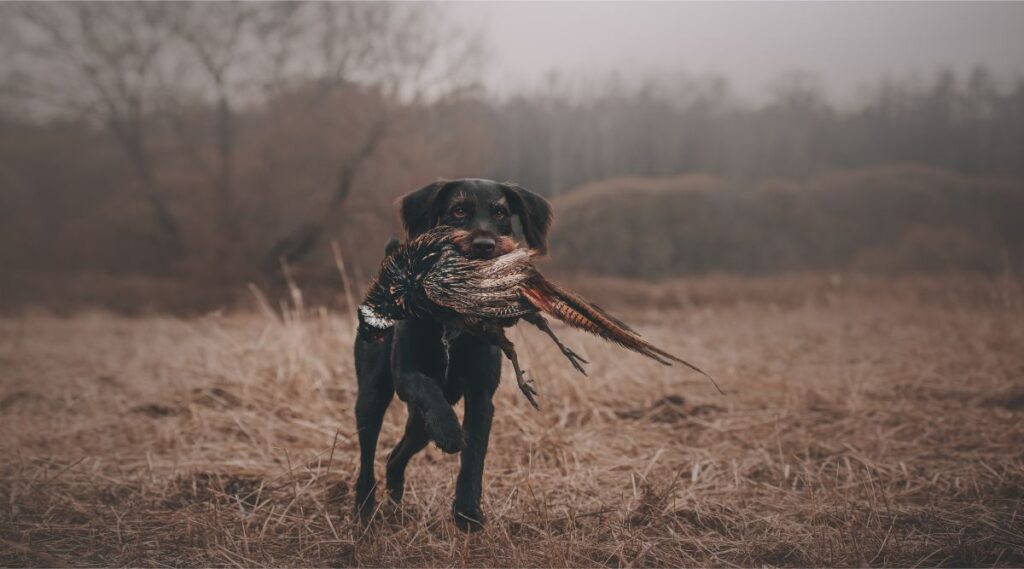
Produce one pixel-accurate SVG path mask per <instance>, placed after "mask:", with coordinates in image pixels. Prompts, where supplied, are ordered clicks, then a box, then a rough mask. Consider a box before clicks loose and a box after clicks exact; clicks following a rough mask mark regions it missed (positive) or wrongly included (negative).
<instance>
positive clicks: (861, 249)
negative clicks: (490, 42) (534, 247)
mask: <svg viewBox="0 0 1024 569" xmlns="http://www.w3.org/2000/svg"><path fill="white" fill-rule="evenodd" d="M555 209H556V211H557V212H558V213H559V217H558V222H557V224H556V232H555V237H554V239H553V244H552V251H553V255H554V256H555V258H557V259H558V265H559V266H560V267H562V268H564V269H566V270H569V271H580V272H583V273H602V274H611V275H619V276H625V277H632V278H644V279H651V278H664V277H670V276H672V275H680V274H687V273H706V272H714V271H720V272H731V273H738V274H764V273H777V272H783V271H803V270H820V269H855V270H861V271H870V272H888V273H892V272H922V271H924V272H929V271H931V272H950V271H976V272H987V273H997V272H1000V271H1007V270H1010V271H1016V270H1019V268H1020V267H1021V266H1024V225H1022V224H1021V223H1020V219H1019V218H1020V216H1019V212H1021V211H1024V182H1021V180H1014V179H998V178H980V177H967V176H962V175H959V174H956V173H954V172H950V171H948V170H942V169H937V168H930V167H924V166H915V165H899V166H886V167H876V168H864V169H858V170H851V171H836V172H831V173H829V174H822V175H819V176H815V177H812V178H810V179H808V180H806V181H798V180H782V179H775V180H769V181H766V182H763V183H759V184H752V185H747V184H743V183H739V182H728V181H726V180H723V179H721V178H718V177H713V176H682V177H678V178H667V179H640V178H622V179H614V180H606V181H602V182H595V183H593V184H589V185H586V186H584V187H582V188H579V189H577V190H574V191H573V192H570V193H569V194H567V195H566V196H564V197H563V198H561V199H559V200H557V201H556V202H555ZM594 243H601V246H599V247H595V246H594V245H593V244H594Z"/></svg>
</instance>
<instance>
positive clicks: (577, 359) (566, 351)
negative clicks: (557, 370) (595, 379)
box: [561, 346, 590, 375]
mask: <svg viewBox="0 0 1024 569" xmlns="http://www.w3.org/2000/svg"><path fill="white" fill-rule="evenodd" d="M561 349H562V355H564V356H565V357H566V359H568V360H569V363H571V364H572V367H574V368H576V371H578V372H580V373H582V374H583V375H587V370H585V369H583V366H582V365H580V364H581V362H582V363H585V364H589V363H590V362H588V361H587V360H585V359H583V356H581V355H579V354H577V353H576V351H575V350H573V349H572V348H570V347H568V346H561Z"/></svg>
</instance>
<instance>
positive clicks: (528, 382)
mask: <svg viewBox="0 0 1024 569" xmlns="http://www.w3.org/2000/svg"><path fill="white" fill-rule="evenodd" d="M524 375H525V373H523V374H519V375H517V376H516V382H517V383H519V390H520V391H522V392H523V395H525V396H526V399H527V401H529V402H530V405H533V408H534V409H537V410H540V404H538V403H537V397H536V395H537V390H536V389H534V387H533V380H532V379H526V378H525V377H524Z"/></svg>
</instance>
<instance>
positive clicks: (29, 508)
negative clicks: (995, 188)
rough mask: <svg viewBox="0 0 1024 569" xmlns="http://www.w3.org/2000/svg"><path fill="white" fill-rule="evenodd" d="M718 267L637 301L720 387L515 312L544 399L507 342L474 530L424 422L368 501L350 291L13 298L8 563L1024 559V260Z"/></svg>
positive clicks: (7, 324) (8, 338)
mask: <svg viewBox="0 0 1024 569" xmlns="http://www.w3.org/2000/svg"><path fill="white" fill-rule="evenodd" d="M716 282H718V284H719V285H722V283H721V282H719V281H715V280H710V281H707V282H705V283H704V284H697V285H693V286H692V287H691V288H685V287H684V288H681V289H679V290H677V291H675V292H674V293H672V295H674V296H673V298H677V299H678V298H680V297H683V298H684V300H686V298H690V301H689V302H682V303H681V305H683V306H685V307H686V309H685V310H682V309H675V310H671V311H662V312H661V313H657V312H655V311H653V310H647V311H636V310H633V311H631V312H632V313H633V314H632V318H631V320H633V321H635V322H636V324H637V325H638V327H639V328H640V329H642V330H643V331H644V332H645V333H646V335H648V336H649V337H651V338H652V339H654V340H655V341H656V342H657V343H659V344H661V345H663V346H665V347H667V348H669V349H671V350H673V351H675V352H677V353H679V354H681V355H684V356H686V357H688V358H692V360H693V361H695V362H698V363H699V364H700V365H702V366H705V367H706V368H708V369H710V370H713V371H714V372H716V373H717V375H718V377H719V379H720V381H721V382H722V383H723V384H724V386H725V387H726V389H727V391H729V392H730V393H729V395H728V396H725V397H722V396H717V395H715V393H714V391H713V390H712V389H711V388H710V386H708V385H707V384H706V383H704V382H703V381H701V380H700V378H699V377H697V376H694V375H691V374H686V373H684V372H682V371H680V370H678V369H671V368H669V369H666V368H661V367H659V366H657V365H656V364H652V363H649V362H647V361H645V360H643V359H642V358H640V357H639V356H634V355H631V354H627V353H624V352H622V351H619V350H616V349H609V348H608V347H607V346H606V345H603V344H601V343H599V342H598V341H596V340H592V339H590V338H584V337H582V336H579V335H575V334H569V333H566V334H565V337H566V338H567V339H568V340H569V341H570V344H571V345H574V346H583V350H582V351H583V352H585V355H586V356H588V357H589V358H590V359H591V361H592V362H593V364H592V366H591V368H590V369H591V373H590V377H589V378H583V377H581V376H576V375H574V373H573V372H572V370H571V369H570V368H569V366H568V365H567V363H566V362H565V361H563V360H562V359H561V358H560V356H558V355H557V354H556V352H555V351H554V350H553V349H552V347H551V346H550V345H548V343H547V342H546V341H545V340H544V339H543V338H542V337H541V336H539V335H538V334H535V333H534V332H533V331H526V332H525V333H523V332H521V331H516V332H514V333H513V340H515V341H517V343H518V344H520V345H521V346H523V349H522V350H521V353H523V355H524V356H525V359H526V365H527V367H528V368H529V369H532V370H533V371H534V372H535V373H536V376H537V378H538V383H539V388H540V391H541V396H542V405H543V411H542V412H535V411H533V410H532V409H531V408H530V406H529V404H528V403H527V402H526V401H525V400H524V398H523V397H522V396H521V395H520V394H519V393H518V391H517V390H516V388H515V384H514V382H511V381H508V379H507V378H508V375H507V371H508V370H506V381H505V383H504V385H502V387H501V389H500V390H499V393H498V395H497V407H498V411H497V416H496V419H495V426H494V430H493V436H492V439H491V447H490V449H491V451H490V455H489V457H488V465H487V473H486V478H485V503H484V510H485V512H486V514H487V515H488V516H489V525H488V526H487V529H486V530H485V531H484V532H482V533H480V534H475V535H468V536H467V535H464V534H462V533H460V532H458V531H457V530H456V529H455V527H454V525H453V524H452V523H451V521H450V513H449V512H450V502H451V499H452V494H453V482H454V478H455V474H456V469H457V458H456V457H451V456H447V455H443V454H441V453H440V452H439V451H438V450H437V449H436V448H434V447H430V448H428V450H427V451H425V452H424V453H423V454H421V455H420V456H418V457H417V458H415V459H414V460H413V464H412V465H411V466H410V471H409V476H408V484H409V490H408V491H407V493H406V502H405V505H404V508H402V509H397V508H395V507H393V506H388V505H385V506H383V507H382V510H381V512H380V516H379V520H378V522H377V524H376V525H375V527H374V528H373V530H372V531H369V532H365V533H364V532H362V531H361V530H360V529H359V528H358V527H355V526H354V525H353V523H352V519H351V516H350V511H351V501H352V497H351V494H350V487H351V483H352V480H353V478H354V474H355V467H356V452H357V450H356V448H357V447H356V442H355V439H354V437H353V429H354V425H353V424H354V421H353V417H352V405H353V399H354V395H355V381H354V378H353V369H352V358H351V354H350V344H351V340H352V337H351V331H350V330H349V329H348V326H349V324H348V322H349V321H348V320H347V318H345V317H344V316H343V315H342V316H339V315H335V314H326V313H304V314H303V313H297V312H291V313H289V315H288V316H289V317H288V318H287V319H286V321H285V322H280V321H278V320H275V319H273V318H272V317H271V316H269V315H266V314H262V315H261V314H260V313H258V312H257V313H253V314H239V315H231V316H218V315H211V316H208V317H205V318H198V319H191V320H179V319H174V318H169V317H155V316H154V317H146V318H139V319H129V318H121V317H115V316H111V315H107V314H102V313H92V314H81V315H79V316H76V317H74V318H68V319H62V318H54V317H49V316H45V315H34V316H25V317H20V318H8V319H4V320H2V321H0V369H2V372H0V381H2V385H0V430H2V433H3V437H2V439H0V441H2V442H0V444H2V448H0V452H2V456H3V457H4V459H3V461H2V466H0V477H2V478H0V564H9V565H62V564H72V565H147V566H154V565H218V566H229V565H233V566H239V565H242V566H251V565H329V564H330V565H377V566H395V565H400V566H439V565H445V566H450V565H459V566H466V565H473V566H510V567H511V566H599V565H600V566H628V565H644V566H655V565H656V566H661V565H671V566H679V565H688V566H693V565H715V566H733V565H740V566H752V565H788V566H793V565H799V566H814V565H879V566H881V565H889V566H892V565H900V566H909V565H917V564H922V565H958V566H978V565H1018V566H1019V565H1021V564H1024V512H1021V511H1020V509H1021V501H1022V499H1024V421H1022V419H1024V318H1022V316H1024V310H1022V309H1021V299H1022V296H1021V293H1020V290H1021V288H1020V285H1019V283H1015V282H1003V283H1002V284H1000V283H997V282H988V283H980V284H978V285H977V287H975V288H972V287H970V286H967V285H964V283H962V282H960V283H958V284H954V285H951V286H949V287H946V286H945V285H944V283H943V282H942V281H927V282H925V281H905V282H900V283H896V282H883V281H864V282H862V283H861V285H863V286H861V285H858V286H835V285H836V284H837V283H834V282H832V283H831V284H829V281H827V279H825V280H822V279H817V280H815V279H814V278H812V277H806V278H804V279H802V280H801V279H796V280H792V281H784V282H783V281H779V282H783V284H782V285H775V288H773V287H772V286H771V285H768V284H765V281H762V282H761V283H760V284H757V285H749V286H748V285H747V284H745V283H744V282H742V281H735V282H731V281H730V282H728V283H725V284H726V285H727V286H717V285H715V283H716ZM708 283H710V284H708ZM787 283H788V284H787ZM823 283H824V284H823ZM758 287H761V288H758ZM765 287H767V290H769V291H773V290H775V289H776V288H779V287H781V288H783V289H786V290H787V291H788V292H787V294H786V295H784V296H785V298H791V299H797V300H796V301H793V302H781V303H780V302H775V301H773V300H770V299H769V300H766V299H763V298H762V296H763V294H762V292H763V290H762V289H765ZM800 287H804V288H800ZM759 290H761V291H762V292H757V291H759ZM937 290H938V291H942V290H946V291H951V292H948V293H947V294H945V295H943V294H933V293H934V292H935V291H937ZM701 291H704V292H705V293H707V294H706V295H705V296H700V294H699V293H700V292H701ZM712 291H714V294H710V293H711V292H712ZM929 291H930V292H929ZM666 294H668V293H666ZM687 295H691V296H689V297H688V296H687ZM693 295H696V296H693ZM768 297H772V295H771V294H769V295H768ZM694 299H696V300H694ZM800 299H802V300H800ZM959 299H963V301H960V300H959ZM619 312H621V309H620V310H619ZM404 414H405V411H404V406H402V405H393V407H392V409H391V411H390V412H389V415H388V418H387V421H386V424H385V427H384V432H383V434H382V449H381V451H380V452H379V456H380V457H381V458H382V457H383V455H384V453H386V452H387V449H389V448H390V447H391V446H392V445H394V444H395V443H396V442H397V440H398V438H399V436H400V429H401V425H402V424H403V422H404ZM382 463H383V460H382V459H381V460H378V465H379V466H382Z"/></svg>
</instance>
